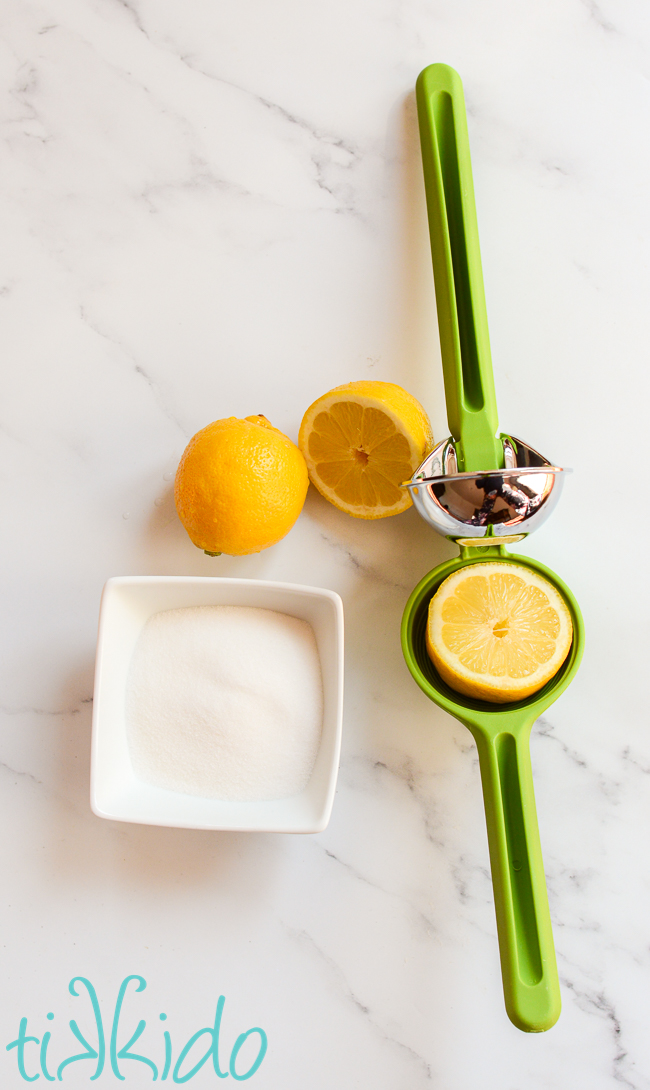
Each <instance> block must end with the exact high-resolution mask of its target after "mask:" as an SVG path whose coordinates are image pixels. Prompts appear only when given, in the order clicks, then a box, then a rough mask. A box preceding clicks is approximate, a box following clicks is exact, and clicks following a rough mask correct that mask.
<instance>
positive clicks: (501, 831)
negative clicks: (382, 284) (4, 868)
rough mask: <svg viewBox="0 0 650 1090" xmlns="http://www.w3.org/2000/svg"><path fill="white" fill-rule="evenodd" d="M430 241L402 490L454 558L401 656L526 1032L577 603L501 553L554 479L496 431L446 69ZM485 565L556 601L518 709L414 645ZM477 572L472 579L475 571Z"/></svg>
mask: <svg viewBox="0 0 650 1090" xmlns="http://www.w3.org/2000/svg"><path fill="white" fill-rule="evenodd" d="M416 98H417V107H418V118H419V126H420V139H421V144H422V159H423V167H424V180H425V189H426V197H427V212H428V218H429V230H430V236H431V248H432V256H433V269H434V279H435V289H436V304H437V311H438V324H439V329H440V342H441V352H442V363H443V374H444V382H445V400H446V404H447V416H448V420H449V425H450V430H451V433H452V434H451V437H450V438H449V439H446V440H444V441H443V442H442V443H439V444H438V445H437V446H436V447H435V448H434V450H433V451H432V452H431V453H430V454H429V455H427V457H426V458H425V460H424V461H423V463H422V465H421V466H420V467H419V468H418V469H417V470H416V472H415V474H414V475H413V477H412V479H411V480H410V481H407V482H405V483H404V486H403V487H406V488H408V489H409V490H410V492H411V496H412V498H413V502H414V505H415V506H416V508H417V509H418V511H419V513H420V514H421V515H422V516H423V517H424V518H425V519H426V520H427V521H428V522H429V523H430V524H431V525H432V526H433V527H434V528H435V529H436V530H437V531H438V532H439V533H441V534H443V535H444V536H445V537H447V538H448V539H450V540H453V541H455V542H457V544H458V545H459V546H460V556H459V557H458V558H457V559H455V560H450V561H448V562H446V563H444V564H441V565H439V566H438V567H437V568H435V569H434V570H433V571H431V572H429V574H428V575H426V576H425V577H424V579H422V580H421V581H420V583H419V584H418V585H417V587H416V588H415V590H414V591H413V593H412V594H411V596H410V598H409V600H408V602H407V604H406V608H405V611H404V617H403V619H402V649H403V652H404V657H405V659H406V663H407V665H408V668H409V670H410V671H411V674H412V675H413V677H414V679H415V681H416V682H417V683H418V685H419V686H420V688H421V689H422V690H423V691H424V692H425V693H426V695H427V696H428V697H429V698H430V699H431V700H433V701H434V702H435V703H436V704H437V705H438V706H439V707H441V708H443V709H444V710H445V711H447V712H449V713H450V715H453V716H454V717H455V718H456V719H458V720H460V722H461V723H463V724H464V725H465V726H466V727H467V728H468V729H469V730H470V731H471V733H472V735H473V737H474V740H475V742H476V745H477V749H478V755H479V763H480V769H481V781H482V786H483V798H484V803H485V814H486V822H487V832H488V844H489V850H490V866H491V870H492V884H493V887H494V902H495V911H496V919H497V931H498V937H499V950H500V956H501V971H502V977H503V989H504V997H505V1004H506V1010H507V1013H508V1016H509V1018H510V1019H511V1021H512V1022H513V1023H514V1024H515V1025H516V1026H517V1027H518V1028H519V1029H521V1030H524V1031H526V1032H529V1033H536V1032H541V1031H543V1030H547V1029H550V1027H551V1026H553V1025H554V1024H555V1022H556V1021H557V1019H558V1017H559V1014H560V990H559V983H558V976H557V966H556V960H555V949H554V945H553V933H552V930H551V920H550V913H549V907H548V897H547V892H546V881H545V877H544V866H543V860H542V852H541V845H540V840H539V831H538V827H537V814H536V808H535V796H534V790H533V778H532V770H531V763H530V748H529V740H530V732H531V728H532V726H533V723H534V722H535V721H536V719H537V718H538V717H539V716H540V715H541V714H542V712H544V711H545V710H546V708H548V707H549V705H550V704H552V703H553V701H555V700H556V699H557V698H558V696H559V695H560V693H562V692H563V691H564V689H566V687H567V685H568V684H569V682H570V681H571V680H572V678H573V677H574V675H575V673H576V671H577V669H578V666H579V663H580V659H581V657H582V651H583V646H584V628H583V623H582V617H581V614H580V609H579V607H578V604H577V602H576V600H575V598H574V597H573V595H572V593H571V591H570V590H569V588H568V587H567V586H566V585H565V584H564V583H563V582H562V581H561V580H560V579H559V578H558V577H557V576H556V575H555V574H554V573H553V572H552V571H550V570H549V569H548V568H546V567H545V566H544V565H543V564H540V563H539V562H538V561H536V560H532V559H530V558H528V557H522V556H516V557H512V556H511V555H510V554H509V553H508V552H507V550H506V548H505V546H506V545H507V544H510V543H512V542H516V541H520V540H522V539H523V538H525V537H526V536H527V534H528V533H530V532H531V531H532V530H534V529H535V528H536V527H537V526H539V525H541V523H542V522H543V521H544V520H545V519H546V518H547V517H548V515H549V514H550V512H551V511H552V509H553V507H554V506H555V504H556V503H557V499H558V497H559V492H560V490H561V487H562V482H563V479H564V473H565V472H566V471H564V470H562V469H560V468H559V467H558V466H554V465H552V464H551V463H550V462H548V461H547V460H546V459H545V458H544V457H543V456H542V455H540V454H538V453H537V451H534V450H533V449H532V448H531V447H529V446H527V445H526V444H525V443H522V442H521V441H520V440H519V439H515V438H514V437H513V436H509V435H503V434H500V435H499V436H498V437H497V435H496V432H497V426H498V421H497V410H496V398H495V393H494V380H493V375H492V364H491V360H490V346H489V338H488V327H487V313H486V308H485V297H484V291H483V276H482V271H481V259H480V251H479V245H478V226H477V221H476V209H475V205H474V189H473V183H472V171H471V160H470V152H469V137H468V133H467V120H466V115H465V102H464V96H463V88H462V84H461V81H460V77H459V76H458V74H457V73H456V72H455V71H454V70H453V69H452V68H449V67H448V66H447V65H444V64H434V65H431V66H429V67H428V68H426V69H425V70H424V71H423V72H422V73H421V74H420V76H419V78H418V81H417V86H416ZM490 561H492V562H494V561H498V562H500V563H503V562H507V563H512V564H513V566H516V565H521V566H524V567H527V568H531V569H533V571H536V572H538V573H539V574H540V575H542V576H543V577H545V578H546V579H548V580H549V582H550V583H552V584H553V585H554V586H555V587H556V588H557V590H558V591H559V593H560V594H561V595H562V596H563V598H564V600H565V602H566V605H567V607H568V609H569V612H570V614H571V620H572V623H573V642H572V646H571V649H570V651H569V654H568V656H567V658H566V659H565V661H564V663H563V665H562V667H561V668H560V670H559V671H558V673H557V674H556V675H555V677H553V678H552V679H551V680H550V681H549V682H547V684H546V685H545V686H544V687H543V688H542V689H540V690H539V691H538V692H536V693H533V694H532V695H531V696H529V697H527V698H526V699H524V700H521V701H517V702H513V703H508V704H492V703H488V702H486V701H482V700H476V699H472V698H470V697H466V696H463V695H461V694H460V693H457V692H455V691H454V690H453V689H451V688H450V687H449V686H448V685H447V684H446V683H445V682H444V681H443V680H442V678H441V677H440V676H439V674H438V673H437V671H436V669H435V667H434V665H433V663H432V661H431V659H430V658H429V655H428V653H427V649H426V627H427V617H428V608H429V603H430V601H431V598H432V597H433V595H434V594H435V592H436V591H437V589H438V587H439V586H440V585H441V583H442V582H443V581H444V580H445V579H446V578H447V577H448V576H449V575H451V574H452V573H453V572H455V571H457V570H458V569H459V568H463V567H466V566H468V565H472V566H477V569H478V568H479V566H481V565H484V564H486V563H490ZM477 574H478V570H477Z"/></svg>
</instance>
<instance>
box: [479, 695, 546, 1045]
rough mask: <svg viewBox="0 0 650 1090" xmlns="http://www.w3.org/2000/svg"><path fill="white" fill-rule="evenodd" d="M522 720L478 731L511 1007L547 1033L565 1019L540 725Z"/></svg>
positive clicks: (529, 1028)
mask: <svg viewBox="0 0 650 1090" xmlns="http://www.w3.org/2000/svg"><path fill="white" fill-rule="evenodd" d="M519 715H521V713H519ZM516 718H517V717H516V715H514V716H513V726H512V728H511V729H508V728H507V727H506V729H505V730H501V731H500V732H499V733H491V732H490V731H488V730H482V729H476V726H470V730H472V733H473V735H474V738H475V739H476V744H477V747H478V753H479V762H480V766H481V780H482V783H483V798H484V801H485V814H486V818H487V830H488V844H489V848H490V866H491V868H492V884H493V886H494V905H495V910H496V917H497V930H498V933H499V951H500V954H501V973H502V976H503V990H504V995H505V1002H506V1010H507V1012H508V1016H509V1018H510V1020H511V1021H512V1022H514V1024H515V1025H516V1026H517V1027H518V1028H519V1029H522V1030H525V1031H526V1032H528V1033H541V1032H542V1031H543V1030H546V1029H550V1028H551V1026H553V1025H555V1023H556V1022H557V1020H558V1018H559V1017H560V1008H561V1002H560V986H559V983H558V977H557V965H556V961H555V947H554V945H553V932H552V930H551V917H550V913H549V908H548V896H547V893H546V879H545V877H544V864H543V861H542V849H541V845H540V841H539V830H538V827H537V811H536V808H535V795H534V791H533V776H532V770H531V766H530V750H529V739H530V729H531V726H532V723H531V722H527V723H525V724H523V725H522V724H521V723H520V724H519V726H516V725H514V722H515V721H516ZM468 726H469V724H468Z"/></svg>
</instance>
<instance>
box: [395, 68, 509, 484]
mask: <svg viewBox="0 0 650 1090" xmlns="http://www.w3.org/2000/svg"><path fill="white" fill-rule="evenodd" d="M416 100H417V107H418V120H419V126H420V142H421V145H422V161H423V168H424V183H425V189H426V197H427V212H428V217H429V233H430V236H431V252H432V257H433V273H434V280H435V287H436V305H437V310H438V325H439V329H440V347H441V352H442V366H443V372H444V379H445V398H446V402H447V419H448V420H449V428H450V431H451V434H452V436H453V437H454V439H455V440H456V444H457V447H456V449H457V455H458V460H459V467H458V468H459V470H461V471H463V470H465V471H469V470H489V469H503V464H504V463H503V447H502V443H501V442H500V440H498V439H497V438H496V437H495V436H496V431H497V427H498V417H497V406H496V397H495V393H494V378H493V374H492V361H491V357H490V340H489V335H488V324H487V312H486V307H485V292H484V288H483V272H482V269H481V254H480V250H479V243H478V224H477V220H476V207H475V204H474V185H473V182H472V164H471V159H470V152H469V136H468V133H467V118H466V115H465V98H464V95H463V85H462V83H461V80H460V76H459V75H458V73H457V72H455V71H454V69H453V68H450V67H449V66H448V65H446V64H432V65H430V66H429V67H428V68H425V69H424V71H423V72H421V73H420V75H419V77H418V81H417V84H416Z"/></svg>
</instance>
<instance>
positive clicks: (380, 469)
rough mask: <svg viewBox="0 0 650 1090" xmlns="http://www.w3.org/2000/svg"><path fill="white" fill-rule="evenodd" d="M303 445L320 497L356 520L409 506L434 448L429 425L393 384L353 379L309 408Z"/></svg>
mask: <svg viewBox="0 0 650 1090" xmlns="http://www.w3.org/2000/svg"><path fill="white" fill-rule="evenodd" d="M298 443H299V446H300V449H301V451H302V453H303V454H304V456H305V461H306V462H307V468H308V470H309V478H310V480H311V482H312V484H313V485H314V486H315V487H316V488H317V489H318V491H319V492H320V493H321V495H322V496H324V497H325V499H326V500H329V502H330V503H332V504H334V506H335V507H338V508H339V510H341V511H345V512H347V514H349V515H353V516H354V517H355V518H362V519H379V518H386V517H388V516H389V515H398V514H400V512H402V511H405V510H406V509H407V507H410V506H411V497H410V494H409V491H408V489H406V488H400V485H401V483H402V481H405V480H408V479H410V477H412V475H413V473H414V471H415V470H416V469H417V467H418V466H419V465H420V463H421V462H422V460H423V458H424V456H425V455H426V454H428V453H429V451H430V450H431V449H432V448H433V434H432V431H431V424H430V422H429V418H428V416H427V414H426V413H425V411H424V409H423V408H422V406H421V405H420V403H419V401H417V400H416V399H415V398H414V397H413V396H412V395H411V394H409V393H408V392H407V391H406V390H404V389H403V388H402V387H401V386H397V385H396V384H395V383H392V382H372V381H369V380H364V381H360V382H348V383H346V384H345V385H344V386H337V387H335V389H333V390H330V391H329V393H327V394H323V396H322V397H320V398H318V400H317V401H315V402H314V403H313V404H312V405H310V406H309V408H308V409H307V412H306V413H305V415H304V417H303V421H302V424H301V426H300V435H299V437H298Z"/></svg>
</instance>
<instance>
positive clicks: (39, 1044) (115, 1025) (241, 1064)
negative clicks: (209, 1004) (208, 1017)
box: [7, 975, 268, 1083]
mask: <svg viewBox="0 0 650 1090" xmlns="http://www.w3.org/2000/svg"><path fill="white" fill-rule="evenodd" d="M129 987H131V989H132V991H134V992H142V991H144V989H145V988H146V987H147V982H146V980H145V979H144V977H141V976H137V975H132V976H127V977H125V978H124V980H123V981H122V983H121V984H120V987H119V991H118V993H117V999H116V1001H115V1007H114V1010H113V1017H112V1020H111V1023H110V1034H109V1035H108V1036H107V1032H106V1031H105V1029H104V1019H103V1017H102V1012H101V1008H100V1004H99V1000H98V998H97V992H96V991H95V989H94V987H93V985H92V984H91V983H90V981H89V980H87V979H86V977H85V976H75V977H73V978H72V980H71V981H70V983H69V985H68V990H69V992H70V994H71V995H73V996H78V997H84V996H85V997H86V998H87V999H88V1000H89V1002H90V1007H91V1010H92V1017H93V1019H94V1023H95V1033H94V1034H93V1038H94V1037H95V1036H96V1038H97V1047H94V1046H93V1045H91V1044H90V1043H89V1042H88V1041H87V1040H86V1037H85V1036H84V1034H83V1033H82V1032H81V1030H80V1029H79V1026H78V1024H77V1022H76V1020H75V1019H74V1018H72V1019H70V1022H69V1026H70V1029H71V1030H72V1033H73V1034H74V1036H75V1037H76V1039H77V1041H78V1042H79V1044H80V1045H81V1046H82V1048H83V1049H84V1051H83V1052H76V1053H75V1054H74V1055H72V1056H66V1057H64V1058H62V1059H58V1062H56V1060H52V1059H51V1058H50V1052H49V1049H50V1042H51V1039H52V1033H51V1031H50V1030H49V1029H48V1030H46V1031H45V1033H43V1034H42V1036H41V1037H35V1036H33V1034H31V1033H29V1032H28V1025H27V1018H21V1019H20V1026H19V1029H18V1036H17V1037H16V1040H15V1041H10V1042H9V1044H8V1045H7V1052H15V1057H16V1062H17V1064H18V1073H19V1074H20V1077H21V1078H22V1079H24V1080H25V1082H36V1080H37V1079H40V1078H41V1077H43V1078H44V1079H45V1080H46V1082H57V1081H58V1082H62V1081H63V1079H64V1075H65V1071H66V1068H67V1067H69V1066H70V1064H76V1063H82V1062H84V1061H86V1062H88V1064H89V1066H88V1077H89V1081H90V1082H95V1081H96V1080H97V1079H99V1078H100V1077H101V1076H102V1075H109V1076H110V1075H111V1074H112V1076H113V1077H115V1078H116V1079H119V1080H120V1081H121V1082H126V1081H128V1076H129V1072H133V1073H135V1072H136V1071H137V1072H138V1073H139V1072H142V1069H143V1065H144V1067H146V1068H148V1069H149V1071H150V1073H151V1079H152V1082H156V1081H157V1080H158V1079H160V1081H161V1082H164V1081H165V1080H166V1079H170V1080H171V1082H177V1083H180V1082H189V1081H190V1079H193V1078H194V1076H195V1075H196V1074H198V1072H199V1071H200V1070H201V1069H202V1068H203V1067H204V1066H205V1064H207V1063H210V1064H211V1065H212V1068H213V1069H214V1073H215V1075H216V1076H217V1078H219V1079H227V1078H228V1077H229V1076H231V1077H232V1078H233V1079H235V1080H236V1081H237V1082H244V1081H245V1080H246V1079H250V1078H252V1076H253V1075H254V1074H255V1072H256V1071H257V1070H258V1068H259V1066H260V1064H261V1063H262V1060H263V1059H264V1057H265V1055H266V1050H267V1046H268V1041H267V1037H266V1033H265V1032H264V1030H263V1029H260V1028H259V1026H254V1027H253V1028H252V1029H248V1030H246V1031H245V1032H244V1033H240V1034H239V1036H238V1037H237V1039H236V1041H235V1043H234V1045H233V1046H232V1048H231V1050H230V1055H229V1056H228V1057H227V1058H226V1057H225V1053H224V1049H223V1047H220V1036H221V1022H222V1018H223V1012H224V1007H225V1005H226V999H225V996H223V995H221V996H219V999H218V1001H217V1007H216V1011H215V1016H214V1022H213V1024H212V1025H211V1026H205V1027H204V1028H203V1029H199V1030H197V1031H196V1033H194V1034H192V1036H191V1037H190V1038H189V1040H188V1041H187V1042H186V1043H185V1044H184V1045H183V1047H182V1048H181V1049H180V1051H179V1052H177V1053H176V1054H174V1048H173V1046H172V1038H171V1034H170V1032H169V1030H168V1029H167V1028H164V1029H163V1030H162V1042H161V1047H160V1049H159V1050H158V1052H156V1053H155V1054H154V1059H150V1057H149V1056H145V1055H144V1054H140V1053H138V1052H134V1051H132V1049H133V1048H134V1046H135V1045H136V1043H137V1042H138V1041H139V1040H140V1038H141V1037H142V1034H143V1033H144V1031H145V1028H146V1025H147V1023H146V1022H145V1020H144V1019H141V1020H140V1021H139V1022H138V1024H137V1026H136V1027H135V1029H133V1027H132V1026H131V1028H130V1031H129V1030H125V1029H124V1027H123V1024H122V1022H123V1021H124V1020H123V1019H122V1006H123V1004H124V997H125V995H126V993H127V990H128V989H129ZM47 1018H48V1020H49V1021H50V1023H51V1022H52V1021H53V1019H54V1014H53V1013H52V1012H51V1011H50V1012H49V1013H48V1015H47ZM159 1019H160V1022H161V1023H163V1025H164V1023H165V1022H166V1021H167V1015H166V1014H165V1013H164V1012H162V1013H161V1014H160V1015H159ZM106 1026H107V1029H108V1023H106ZM161 1028H162V1027H161ZM129 1032H130V1036H128V1033H129ZM127 1036H128V1040H127V1041H126V1043H125V1044H123V1043H122V1042H123V1041H124V1038H125V1037H127ZM249 1038H251V1041H250V1044H249V1045H248V1046H247V1048H246V1049H245V1050H244V1055H243V1056H242V1057H241V1058H240V1052H241V1051H242V1048H243V1047H244V1045H245V1044H246V1042H247V1041H248V1040H249ZM196 1046H198V1047H196ZM205 1046H207V1047H206V1048H205V1051H204V1052H203V1053H202V1054H201V1049H202V1048H204V1047H205ZM255 1049H257V1054H255ZM160 1053H162V1056H161V1055H160ZM197 1055H198V1058H197ZM156 1060H157V1061H158V1062H155V1061H156ZM246 1064H248V1066H246ZM135 1065H138V1066H137V1068H136V1066H135Z"/></svg>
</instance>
